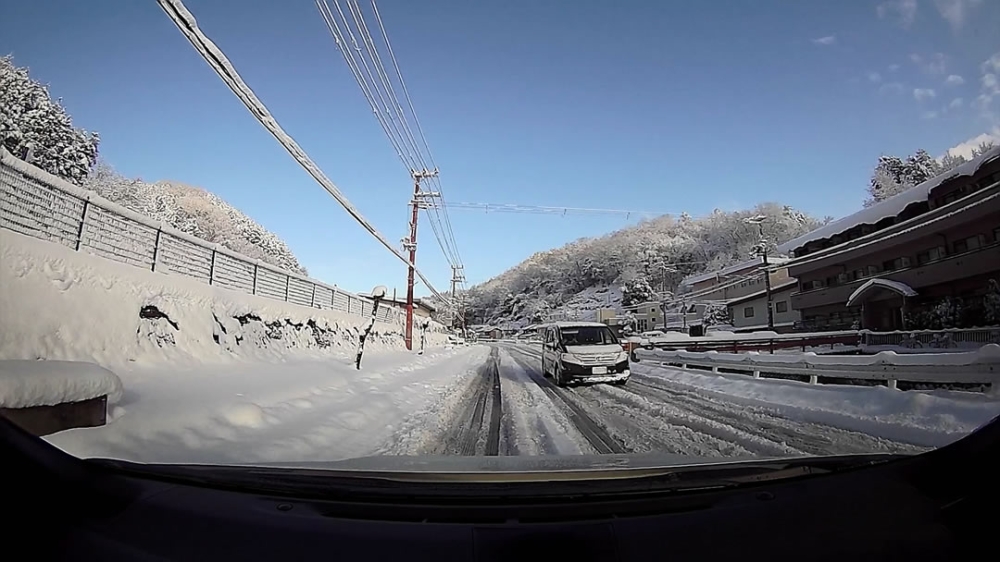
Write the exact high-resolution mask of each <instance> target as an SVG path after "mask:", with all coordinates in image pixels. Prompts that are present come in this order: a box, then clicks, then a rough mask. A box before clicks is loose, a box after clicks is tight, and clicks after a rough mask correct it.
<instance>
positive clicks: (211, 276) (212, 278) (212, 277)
mask: <svg viewBox="0 0 1000 562" xmlns="http://www.w3.org/2000/svg"><path fill="white" fill-rule="evenodd" d="M214 281H215V248H212V265H210V266H209V267H208V284H209V285H211V284H212V283H213V282H214Z"/></svg>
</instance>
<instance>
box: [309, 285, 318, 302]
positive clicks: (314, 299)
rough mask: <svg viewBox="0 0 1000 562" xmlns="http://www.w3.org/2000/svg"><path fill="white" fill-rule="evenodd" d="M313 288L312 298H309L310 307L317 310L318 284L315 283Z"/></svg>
mask: <svg viewBox="0 0 1000 562" xmlns="http://www.w3.org/2000/svg"><path fill="white" fill-rule="evenodd" d="M312 286H313V294H312V296H311V297H309V306H310V307H312V308H316V284H315V283H313V284H312Z"/></svg>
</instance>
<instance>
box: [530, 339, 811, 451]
mask: <svg viewBox="0 0 1000 562" xmlns="http://www.w3.org/2000/svg"><path fill="white" fill-rule="evenodd" d="M515 349H516V351H517V352H520V351H521V349H520V348H515ZM524 356H527V357H530V358H531V359H530V360H531V361H534V362H536V363H537V361H538V359H537V355H536V354H535V353H534V350H527V351H525V352H524V353H523V354H522V361H527V359H525V358H523V357H524ZM535 369H537V367H535ZM538 376H539V377H541V375H540V374H539V375H538ZM544 384H548V385H550V386H552V384H551V382H549V381H548V380H544ZM622 388H623V387H616V386H608V385H602V384H598V385H589V386H577V387H573V388H571V389H559V390H561V391H562V396H563V399H564V400H566V401H567V402H568V403H570V404H572V405H574V406H575V407H577V408H579V409H581V410H583V411H584V412H587V414H588V415H589V417H591V418H593V419H594V420H596V421H597V423H598V424H600V425H601V426H602V427H603V428H604V429H605V430H606V432H607V433H608V434H610V435H611V437H613V438H614V439H615V440H616V441H618V442H620V443H621V444H622V445H624V447H626V448H627V449H630V450H631V451H632V452H636V453H646V452H662V453H671V454H680V455H694V456H706V457H733V456H749V455H752V454H754V453H755V452H757V454H760V452H761V451H766V452H767V453H768V454H779V455H786V456H787V455H789V454H800V453H799V451H796V450H790V449H789V448H787V447H781V446H780V445H775V444H768V443H766V442H765V443H764V444H763V445H760V444H756V443H754V439H753V438H750V439H748V440H737V439H733V438H732V434H731V432H728V431H726V428H725V426H724V425H723V424H717V423H716V424H713V423H701V424H697V423H691V420H690V419H685V418H684V417H683V416H678V415H673V416H671V415H664V414H665V412H664V408H663V407H662V405H659V404H655V403H653V402H650V401H649V400H646V399H644V398H642V397H639V396H636V395H635V394H634V393H629V392H626V391H624V390H622ZM630 397H631V398H630ZM751 443H754V444H756V445H757V446H753V447H749V448H748V447H747V446H746V445H747V444H751Z"/></svg>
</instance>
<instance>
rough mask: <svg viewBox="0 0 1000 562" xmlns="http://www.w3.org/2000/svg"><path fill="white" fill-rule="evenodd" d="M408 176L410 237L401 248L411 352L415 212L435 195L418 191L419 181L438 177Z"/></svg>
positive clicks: (417, 172) (424, 172) (432, 173)
mask: <svg viewBox="0 0 1000 562" xmlns="http://www.w3.org/2000/svg"><path fill="white" fill-rule="evenodd" d="M410 175H411V176H412V177H413V200H412V201H410V203H411V204H412V205H413V214H412V216H411V218H410V237H409V239H405V240H403V248H404V249H407V250H409V251H410V265H409V267H407V271H406V340H405V341H406V349H409V350H413V283H414V281H413V275H414V271H413V264H415V263H416V261H417V211H419V210H420V209H421V208H424V209H426V208H427V204H426V203H424V199H425V198H427V197H429V196H433V195H436V194H435V193H430V192H424V191H420V181H421V180H423V179H424V178H432V177H436V176H437V175H438V171H437V169H436V168H435V169H434V170H433V171H431V170H427V169H426V168H425V169H423V170H411V171H410Z"/></svg>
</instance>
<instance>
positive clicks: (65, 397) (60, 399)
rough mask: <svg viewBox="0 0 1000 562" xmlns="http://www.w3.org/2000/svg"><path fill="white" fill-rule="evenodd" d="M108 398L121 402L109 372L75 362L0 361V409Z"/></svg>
mask: <svg viewBox="0 0 1000 562" xmlns="http://www.w3.org/2000/svg"><path fill="white" fill-rule="evenodd" d="M104 395H107V397H108V404H114V403H115V402H117V401H118V400H120V399H121V396H122V381H121V379H119V378H118V375H115V374H114V373H112V372H111V371H109V370H107V369H105V368H104V367H101V366H99V365H95V364H93V363H82V362H78V361H31V360H7V361H0V407H2V408H30V407H32V406H55V405H58V404H65V403H67V402H80V401H82V400H90V399H92V398H97V397H100V396H104Z"/></svg>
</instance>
